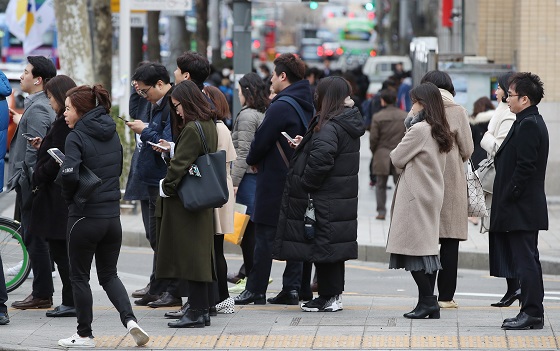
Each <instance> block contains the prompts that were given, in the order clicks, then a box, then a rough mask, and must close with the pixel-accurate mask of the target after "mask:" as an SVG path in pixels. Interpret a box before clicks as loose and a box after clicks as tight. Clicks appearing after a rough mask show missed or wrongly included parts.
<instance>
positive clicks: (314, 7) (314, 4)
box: [309, 1, 319, 10]
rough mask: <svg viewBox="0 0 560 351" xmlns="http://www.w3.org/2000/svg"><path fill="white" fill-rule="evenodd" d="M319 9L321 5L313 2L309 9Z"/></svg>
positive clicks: (310, 3)
mask: <svg viewBox="0 0 560 351" xmlns="http://www.w3.org/2000/svg"><path fill="white" fill-rule="evenodd" d="M318 7H319V4H318V3H317V1H311V2H309V8H310V9H312V10H317V8H318Z"/></svg>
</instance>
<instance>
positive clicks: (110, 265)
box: [67, 217, 136, 336]
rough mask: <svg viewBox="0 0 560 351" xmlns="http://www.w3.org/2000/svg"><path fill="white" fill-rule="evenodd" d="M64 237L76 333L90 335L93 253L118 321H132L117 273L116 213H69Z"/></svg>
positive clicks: (118, 223) (118, 230) (118, 236)
mask: <svg viewBox="0 0 560 351" xmlns="http://www.w3.org/2000/svg"><path fill="white" fill-rule="evenodd" d="M67 241H68V254H69V257H70V279H71V281H72V288H73V292H74V303H75V306H76V312H77V316H78V334H79V335H80V336H91V335H92V330H91V323H92V321H93V297H92V293H91V288H90V286H89V279H90V271H91V263H92V261H93V257H94V256H95V265H96V268H97V276H98V279H99V284H100V285H101V286H102V287H103V290H105V292H106V293H107V297H109V300H111V303H112V304H113V306H115V308H116V310H117V311H118V312H119V314H120V318H121V322H122V324H123V325H124V326H125V327H126V323H127V322H128V321H129V320H134V321H136V317H135V316H134V313H133V312H132V306H131V305H130V299H129V298H128V293H127V292H126V289H125V288H124V285H123V283H122V282H121V280H120V279H119V277H118V276H117V261H118V259H119V253H120V249H121V242H122V227H121V220H120V217H114V218H87V217H69V218H68V232H67Z"/></svg>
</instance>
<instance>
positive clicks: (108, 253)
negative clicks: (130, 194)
mask: <svg viewBox="0 0 560 351" xmlns="http://www.w3.org/2000/svg"><path fill="white" fill-rule="evenodd" d="M66 96H67V97H66V101H65V112H64V117H65V120H66V124H68V127H69V128H70V129H72V131H71V132H70V134H68V137H67V138H66V143H65V151H66V157H65V159H64V162H63V163H62V165H61V168H62V171H61V175H60V178H61V183H62V197H63V198H64V199H65V200H66V202H67V203H68V204H69V206H68V233H67V240H68V254H69V258H70V274H71V276H70V277H71V280H72V288H73V292H74V303H75V306H76V312H77V316H78V328H77V329H78V330H77V333H75V334H74V335H72V336H71V337H69V338H66V339H60V340H59V341H58V345H60V346H63V347H95V341H94V339H93V333H92V326H91V324H92V322H93V298H92V293H91V288H90V286H89V280H90V271H91V264H92V261H93V258H94V257H95V264H96V269H97V276H98V279H99V284H100V285H101V286H102V287H103V290H105V292H106V293H107V296H108V297H109V299H110V300H111V302H112V303H113V306H115V308H116V309H117V311H118V312H119V315H120V319H121V322H122V324H123V325H124V326H125V327H126V328H127V329H128V331H129V333H130V334H131V335H132V337H133V339H134V341H135V342H136V344H137V345H138V346H141V345H145V344H146V343H147V342H148V341H149V336H148V334H147V333H146V332H145V331H144V330H143V329H142V328H140V327H139V326H138V324H137V319H136V317H135V316H134V313H133V311H132V306H131V304H130V300H129V299H128V294H127V292H126V289H125V287H124V285H123V283H122V282H121V280H120V279H119V277H118V275H117V261H118V258H119V253H120V249H121V244H122V228H121V221H120V204H119V200H120V197H121V192H120V186H119V177H120V175H121V172H122V163H123V159H122V157H123V156H122V146H121V142H120V139H119V135H118V134H117V130H116V124H115V122H114V121H113V119H112V118H111V116H110V115H109V113H110V109H111V97H110V94H109V92H108V91H107V90H106V89H105V88H103V87H102V86H101V85H94V86H93V87H90V86H87V85H82V86H79V87H76V88H73V89H71V90H69V91H68V93H67V94H66ZM84 166H85V167H87V168H89V170H90V171H91V172H92V173H94V174H95V175H96V176H97V177H98V178H100V179H101V184H100V185H99V186H98V187H97V188H96V189H95V190H93V192H92V194H91V195H90V196H89V197H87V199H85V202H84V203H81V202H77V201H76V200H77V199H78V198H80V193H81V188H80V177H83V176H84V175H83V174H82V173H83V172H86V170H85V169H84Z"/></svg>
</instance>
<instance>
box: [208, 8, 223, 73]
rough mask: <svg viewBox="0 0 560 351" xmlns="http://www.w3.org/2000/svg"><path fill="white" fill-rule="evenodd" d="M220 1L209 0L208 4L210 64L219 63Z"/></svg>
mask: <svg viewBox="0 0 560 351" xmlns="http://www.w3.org/2000/svg"><path fill="white" fill-rule="evenodd" d="M219 9H220V0H210V3H209V4H208V13H210V22H212V26H211V27H210V47H211V48H212V63H213V64H214V65H215V64H216V62H219V61H220V58H221V57H220V56H221V51H222V50H221V48H220V11H219Z"/></svg>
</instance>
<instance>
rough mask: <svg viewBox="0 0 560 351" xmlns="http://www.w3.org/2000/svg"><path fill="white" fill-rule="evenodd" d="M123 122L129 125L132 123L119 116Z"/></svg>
mask: <svg viewBox="0 0 560 351" xmlns="http://www.w3.org/2000/svg"><path fill="white" fill-rule="evenodd" d="M117 117H118V118H119V119H120V120H121V121H123V122H124V123H128V122H130V121H127V120H126V119H124V118H122V117H121V116H117Z"/></svg>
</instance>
